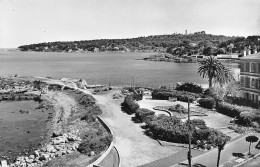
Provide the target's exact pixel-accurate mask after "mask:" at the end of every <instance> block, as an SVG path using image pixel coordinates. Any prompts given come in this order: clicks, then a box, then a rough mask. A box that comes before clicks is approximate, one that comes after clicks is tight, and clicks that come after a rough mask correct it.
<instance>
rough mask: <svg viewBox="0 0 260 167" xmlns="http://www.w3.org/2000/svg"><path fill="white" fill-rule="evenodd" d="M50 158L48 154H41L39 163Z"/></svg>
mask: <svg viewBox="0 0 260 167" xmlns="http://www.w3.org/2000/svg"><path fill="white" fill-rule="evenodd" d="M49 158H50V155H49V154H42V155H41V156H40V158H39V160H40V161H44V160H48V159H49Z"/></svg>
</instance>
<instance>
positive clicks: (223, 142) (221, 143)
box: [215, 136, 227, 167]
mask: <svg viewBox="0 0 260 167" xmlns="http://www.w3.org/2000/svg"><path fill="white" fill-rule="evenodd" d="M226 143H227V139H226V138H224V137H221V136H219V137H217V138H216V139H215V144H216V146H217V147H218V159H217V167H219V161H220V154H221V151H222V150H223V149H224V147H225V145H226Z"/></svg>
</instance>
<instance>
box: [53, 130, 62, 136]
mask: <svg viewBox="0 0 260 167" xmlns="http://www.w3.org/2000/svg"><path fill="white" fill-rule="evenodd" d="M58 136H62V132H61V131H54V132H53V133H52V137H58Z"/></svg>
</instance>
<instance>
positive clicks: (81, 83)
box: [76, 79, 88, 89]
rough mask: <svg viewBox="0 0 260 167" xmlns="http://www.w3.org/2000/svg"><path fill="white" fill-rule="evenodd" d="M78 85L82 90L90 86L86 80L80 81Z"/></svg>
mask: <svg viewBox="0 0 260 167" xmlns="http://www.w3.org/2000/svg"><path fill="white" fill-rule="evenodd" d="M76 84H77V87H78V88H80V89H86V88H87V86H88V84H87V81H86V80H84V79H80V80H79V81H77V83H76Z"/></svg>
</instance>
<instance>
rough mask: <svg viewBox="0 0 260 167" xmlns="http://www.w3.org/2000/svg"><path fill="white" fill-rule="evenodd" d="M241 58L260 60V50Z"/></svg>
mask: <svg viewBox="0 0 260 167" xmlns="http://www.w3.org/2000/svg"><path fill="white" fill-rule="evenodd" d="M240 59H241V60H247V59H257V60H260V52H259V53H255V54H251V55H249V56H245V57H241V58H240Z"/></svg>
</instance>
